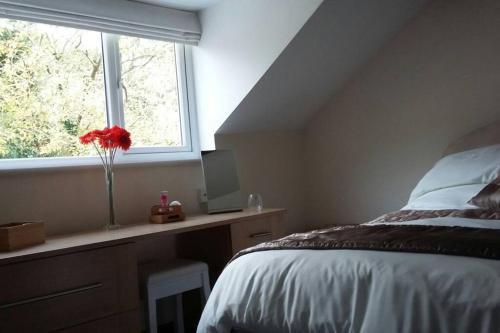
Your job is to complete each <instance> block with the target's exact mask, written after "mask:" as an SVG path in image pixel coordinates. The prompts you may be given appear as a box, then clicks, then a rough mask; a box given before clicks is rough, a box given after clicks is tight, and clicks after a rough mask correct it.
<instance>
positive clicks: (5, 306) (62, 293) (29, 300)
mask: <svg viewBox="0 0 500 333" xmlns="http://www.w3.org/2000/svg"><path fill="white" fill-rule="evenodd" d="M100 287H102V283H100V282H98V283H94V284H90V285H88V286H83V287H79V288H73V289H69V290H64V291H60V292H57V293H53V294H48V295H44V296H38V297H32V298H27V299H23V300H21V301H17V302H12V303H6V304H1V305H0V310H2V309H8V308H11V307H14V306H19V305H24V304H29V303H36V302H40V301H45V300H48V299H52V298H56V297H61V296H65V295H71V294H76V293H81V292H83V291H88V290H92V289H97V288H100Z"/></svg>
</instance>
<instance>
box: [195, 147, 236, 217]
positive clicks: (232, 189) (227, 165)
mask: <svg viewBox="0 0 500 333" xmlns="http://www.w3.org/2000/svg"><path fill="white" fill-rule="evenodd" d="M201 160H202V165H203V175H204V177H205V189H206V191H207V199H208V203H207V207H208V213H209V214H214V213H224V212H235V211H241V210H242V205H241V192H240V182H239V180H238V172H237V169H236V162H235V159H234V155H233V152H232V151H231V150H220V149H219V150H208V151H202V152H201Z"/></svg>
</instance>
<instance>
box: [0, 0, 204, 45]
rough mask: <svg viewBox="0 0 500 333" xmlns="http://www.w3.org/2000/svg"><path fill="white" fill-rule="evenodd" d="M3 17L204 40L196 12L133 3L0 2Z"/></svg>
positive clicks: (189, 41) (182, 40) (79, 0)
mask: <svg viewBox="0 0 500 333" xmlns="http://www.w3.org/2000/svg"><path fill="white" fill-rule="evenodd" d="M0 16H3V17H7V18H12V19H17V20H27V21H34V22H39V23H48V24H56V25H64V26H69V27H72V28H80V29H88V30H97V31H102V32H107V33H113V34H120V35H129V36H135V37H141V38H154V39H159V40H166V41H172V42H180V43H186V44H197V43H198V41H199V40H200V37H201V28H200V22H199V20H198V16H197V14H196V13H193V12H188V11H182V10H176V9H171V8H166V7H160V6H156V5H151V4H146V3H140V2H135V1H130V0H0Z"/></svg>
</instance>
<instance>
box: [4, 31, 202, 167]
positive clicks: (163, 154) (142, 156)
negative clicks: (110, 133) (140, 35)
mask: <svg viewBox="0 0 500 333" xmlns="http://www.w3.org/2000/svg"><path fill="white" fill-rule="evenodd" d="M101 39H102V55H103V66H104V85H105V92H103V93H105V96H106V116H107V122H108V124H107V125H108V126H113V125H118V126H122V127H126V124H125V121H124V107H123V94H122V88H121V77H120V72H121V66H120V53H119V47H118V39H119V36H117V35H113V34H107V33H101ZM175 52H176V58H175V59H176V66H177V87H178V96H179V112H180V121H181V133H182V143H183V145H182V146H179V147H131V148H130V149H129V150H128V151H126V152H123V151H122V150H118V151H117V155H116V158H115V164H118V165H120V164H137V163H139V164H140V163H151V162H180V161H194V160H199V159H200V147H199V141H198V130H197V129H198V124H197V119H196V110H195V101H194V94H193V93H192V92H193V91H194V84H193V63H192V53H191V52H192V50H191V46H189V45H184V44H179V43H175ZM132 140H133V133H132ZM94 165H101V160H100V159H99V157H97V156H95V157H94V156H90V157H87V156H69V157H39V158H17V159H0V170H22V169H42V168H68V167H82V166H94Z"/></svg>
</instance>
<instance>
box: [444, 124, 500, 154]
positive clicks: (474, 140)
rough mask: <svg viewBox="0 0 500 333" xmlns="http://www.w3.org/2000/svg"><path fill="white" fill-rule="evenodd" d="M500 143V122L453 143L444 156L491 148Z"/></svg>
mask: <svg viewBox="0 0 500 333" xmlns="http://www.w3.org/2000/svg"><path fill="white" fill-rule="evenodd" d="M499 143H500V121H497V122H494V123H492V124H489V125H487V126H484V127H481V128H479V129H477V130H474V131H472V132H470V133H469V134H466V135H464V136H463V137H461V138H460V139H458V140H457V141H455V142H453V143H451V144H450V145H449V146H448V147H447V148H446V150H445V151H444V153H443V156H446V155H450V154H454V153H459V152H461V151H465V150H469V149H474V148H479V147H483V146H491V145H494V144H499Z"/></svg>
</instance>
